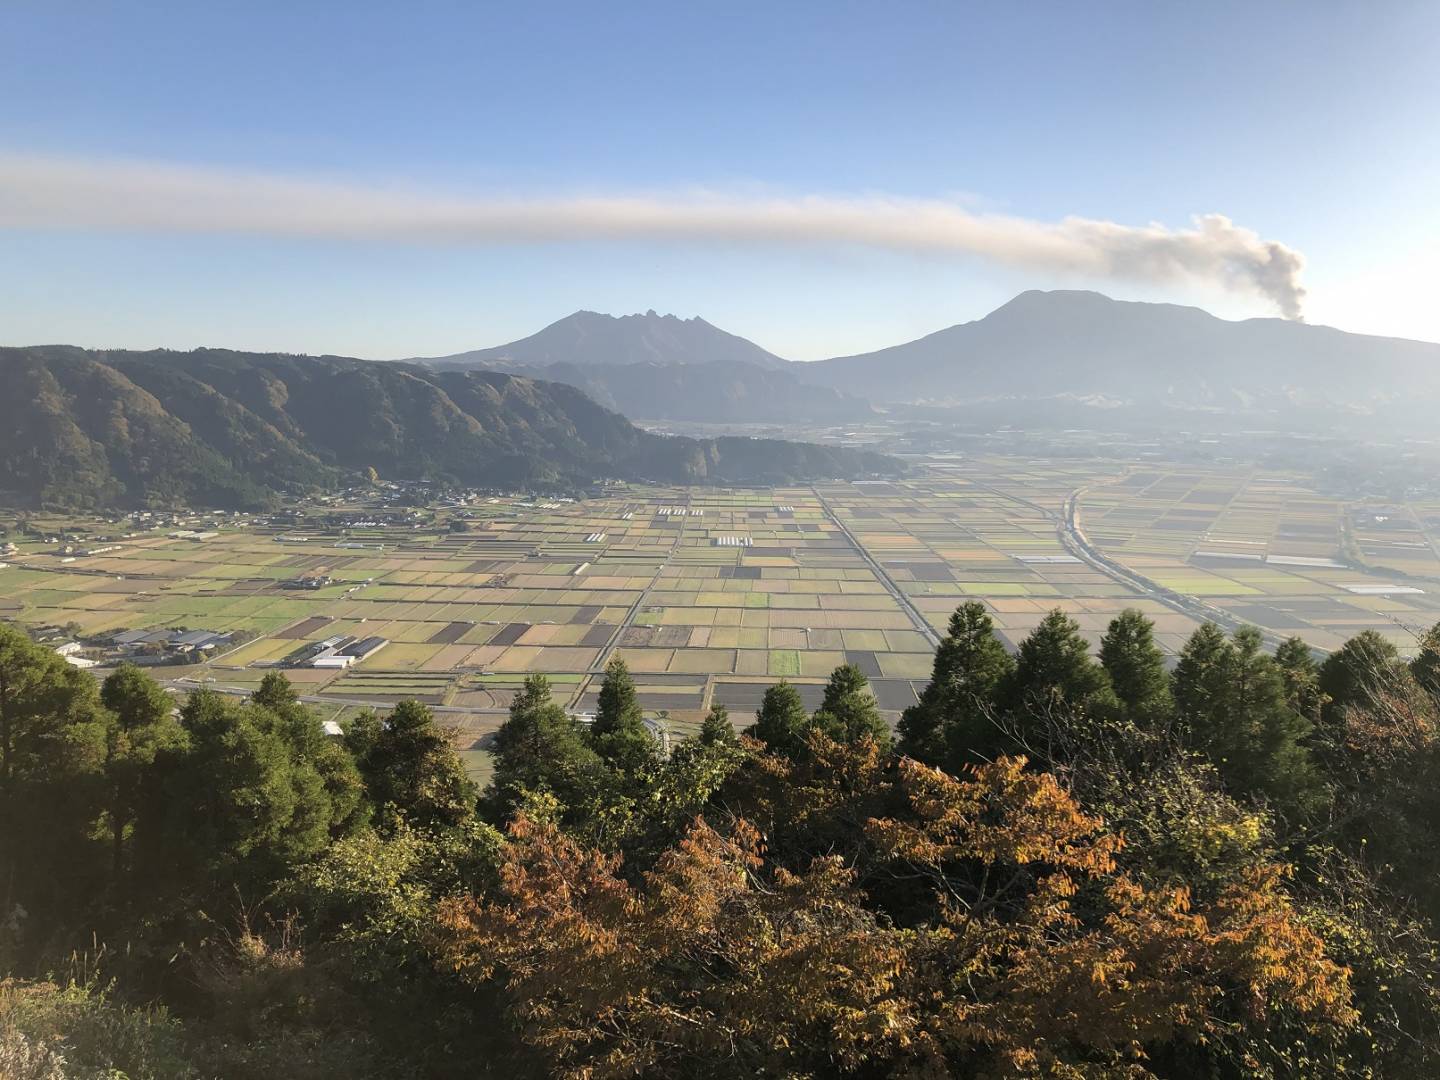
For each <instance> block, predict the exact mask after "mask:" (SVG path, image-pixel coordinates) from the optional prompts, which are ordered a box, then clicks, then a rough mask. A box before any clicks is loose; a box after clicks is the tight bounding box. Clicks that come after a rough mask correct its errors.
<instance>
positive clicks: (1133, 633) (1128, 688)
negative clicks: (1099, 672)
mask: <svg viewBox="0 0 1440 1080" xmlns="http://www.w3.org/2000/svg"><path fill="white" fill-rule="evenodd" d="M1100 666H1101V667H1103V668H1104V669H1105V672H1106V674H1107V675H1109V676H1110V686H1111V688H1112V689H1113V690H1114V692H1115V698H1116V700H1117V701H1118V702H1119V704H1120V707H1121V710H1122V711H1123V713H1124V714H1125V716H1126V717H1128V718H1129V719H1131V720H1134V721H1138V722H1142V723H1146V724H1149V725H1155V724H1157V723H1160V722H1163V720H1164V719H1165V717H1167V716H1168V715H1169V713H1170V711H1171V709H1172V708H1173V707H1174V703H1173V702H1172V701H1171V699H1170V677H1169V675H1168V674H1167V673H1166V671H1165V654H1164V653H1162V652H1161V651H1160V648H1159V646H1157V645H1156V644H1155V624H1154V623H1152V622H1151V621H1150V620H1149V619H1147V618H1146V617H1145V616H1144V615H1143V614H1141V613H1140V612H1139V611H1136V610H1135V609H1134V608H1127V609H1126V610H1125V611H1122V612H1121V613H1120V614H1119V615H1117V616H1116V617H1115V618H1114V619H1112V620H1111V621H1110V626H1109V627H1108V628H1107V629H1106V631H1105V636H1104V637H1103V638H1101V639H1100Z"/></svg>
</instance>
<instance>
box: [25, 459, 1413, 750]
mask: <svg viewBox="0 0 1440 1080" xmlns="http://www.w3.org/2000/svg"><path fill="white" fill-rule="evenodd" d="M1072 500H1073V505H1074V507H1075V510H1074V524H1075V525H1076V526H1077V527H1078V529H1080V530H1083V534H1084V536H1085V538H1086V539H1087V541H1088V544H1089V545H1090V546H1091V548H1093V549H1094V550H1095V551H1098V552H1099V553H1100V554H1101V555H1103V557H1104V559H1103V560H1097V559H1094V558H1088V557H1082V556H1083V555H1084V553H1083V552H1077V551H1076V549H1075V546H1074V543H1073V537H1071V538H1070V539H1071V541H1072V542H1067V531H1066V530H1067V525H1066V516H1065V515H1066V507H1067V503H1068V502H1071V501H1072ZM489 512H490V513H491V514H492V515H493V516H489V517H486V518H484V519H483V520H478V521H474V522H471V523H470V526H469V531H465V532H454V533H452V532H449V531H446V530H443V529H442V528H440V527H439V525H438V524H437V525H431V526H426V527H419V528H413V527H398V526H391V527H376V528H370V529H354V528H352V529H348V530H344V531H334V532H328V533H327V532H325V531H323V530H320V529H310V530H306V529H305V528H303V527H298V528H297V527H289V528H287V529H284V530H281V529H278V528H274V529H272V528H260V527H255V526H253V525H252V526H245V527H238V528H235V527H231V528H222V529H221V530H220V531H218V532H217V533H215V534H214V535H211V536H209V538H207V539H195V538H193V537H189V538H186V537H180V538H177V537H173V536H170V535H166V534H163V533H159V532H156V533H148V534H141V535H137V536H134V537H131V538H126V539H124V540H121V541H118V542H117V543H116V544H115V545H113V546H112V545H105V548H103V549H101V550H99V551H97V552H96V553H94V554H90V555H76V556H72V557H67V558H65V559H63V560H62V559H61V558H59V557H58V556H57V554H56V552H55V549H54V548H53V547H52V548H50V549H48V550H47V549H46V548H45V547H44V546H42V545H36V544H29V543H27V544H22V549H21V552H20V553H19V554H18V555H14V556H10V557H8V559H7V562H8V565H7V566H6V567H5V568H3V569H0V616H4V617H7V618H11V619H14V620H18V621H20V622H23V623H27V624H31V625H37V626H38V625H45V624H55V625H65V624H69V623H74V624H77V625H78V627H79V631H80V633H81V634H82V635H100V634H104V633H107V632H115V631H119V630H122V629H148V628H173V627H185V628H189V629H197V628H203V629H210V630H216V631H221V632H227V633H228V632H234V631H241V630H243V631H247V632H249V633H250V634H253V635H255V636H254V638H253V640H251V641H249V642H247V643H246V644H244V645H242V646H240V647H238V648H234V649H232V650H230V651H229V652H226V653H223V654H221V655H218V656H215V657H213V658H212V659H211V660H210V661H209V662H207V663H205V664H202V665H195V666H190V667H184V668H161V669H157V674H161V675H163V676H165V677H173V678H176V679H179V678H184V679H187V680H210V681H213V683H214V684H215V685H218V686H221V687H225V688H230V689H233V690H237V691H243V690H245V689H247V688H249V687H253V686H254V685H255V684H257V683H258V682H259V680H260V679H261V678H262V677H263V675H264V674H265V672H266V671H267V670H270V669H272V668H274V667H275V666H277V665H283V664H284V663H285V661H286V658H287V657H291V656H292V655H293V654H296V653H297V651H298V650H301V649H303V648H304V647H305V646H306V645H307V644H309V643H314V642H318V641H321V640H323V639H326V638H330V637H332V636H334V635H338V634H350V635H356V636H372V635H373V636H379V637H383V638H385V639H387V640H388V644H387V645H386V646H385V647H384V648H383V649H381V650H380V651H379V652H377V653H375V654H374V655H373V656H371V657H369V658H367V659H366V660H364V661H363V662H361V663H360V664H357V665H355V666H353V667H351V668H348V669H341V670H323V669H315V668H308V667H287V668H286V673H287V675H288V676H289V677H290V678H291V679H292V681H294V682H295V683H296V684H297V687H298V689H299V690H300V692H301V693H302V694H304V695H305V696H306V697H307V698H309V699H310V700H312V701H315V702H318V703H324V704H325V707H326V709H327V710H328V712H327V714H329V713H333V714H334V715H337V716H344V715H347V714H348V713H350V712H353V711H354V710H356V709H359V708H362V707H365V706H366V705H367V704H375V705H380V706H384V705H387V704H389V703H391V702H394V701H396V700H399V699H401V698H407V697H413V698H417V699H419V700H421V701H424V702H426V703H428V704H430V705H432V706H433V707H435V708H436V709H437V710H438V711H440V712H441V713H443V714H445V715H446V716H449V717H450V718H452V719H453V720H454V721H455V722H456V724H457V726H458V727H459V728H461V729H462V730H464V731H466V732H468V733H470V734H471V735H473V736H474V737H475V739H480V738H481V737H482V736H483V735H484V734H485V732H487V731H491V730H493V729H494V727H496V726H497V725H498V723H499V722H500V720H501V719H502V718H503V714H504V709H505V707H506V706H507V705H508V703H509V700H510V697H511V695H512V693H513V691H514V690H515V688H516V687H517V686H518V685H519V683H520V681H521V680H522V679H523V678H524V677H525V676H526V675H527V674H529V673H532V672H541V673H544V674H546V675H548V676H549V677H550V679H551V682H552V684H553V685H554V688H555V690H556V692H557V695H558V696H559V697H561V698H563V699H564V700H566V701H567V702H568V703H569V704H570V705H571V707H572V708H575V709H578V710H582V711H583V710H589V709H593V707H594V704H595V700H596V694H597V692H598V688H599V673H600V672H601V671H602V670H603V668H604V665H605V663H606V662H607V661H608V660H609V659H610V658H611V657H612V656H620V657H622V658H624V660H625V661H626V663H627V664H628V665H629V667H630V669H631V671H632V672H633V673H634V676H635V680H636V683H637V684H638V687H639V691H640V697H641V701H642V703H643V704H644V705H645V707H646V708H647V709H648V710H650V711H652V712H654V713H659V712H664V713H666V714H667V715H668V724H669V726H670V727H671V728H672V729H673V730H674V731H675V732H676V733H677V734H682V735H683V734H684V733H685V732H686V731H687V730H690V729H692V728H693V726H694V725H696V724H698V722H699V720H700V719H701V717H702V716H703V714H704V711H705V710H706V709H707V708H708V707H709V705H710V703H711V702H713V701H720V702H723V703H724V704H726V705H727V706H728V707H729V708H730V710H731V713H732V715H734V716H735V717H736V719H737V720H743V718H744V717H745V715H746V714H747V713H749V712H752V711H753V710H754V709H755V707H756V706H757V705H758V704H759V700H760V696H761V694H763V692H764V690H765V688H766V687H767V686H769V685H770V684H771V683H773V682H774V681H775V680H777V679H779V678H780V677H782V676H783V677H785V678H787V679H789V680H791V681H792V682H794V683H796V684H798V685H799V686H800V688H801V691H802V695H803V696H804V697H805V698H806V700H807V703H808V704H810V705H811V706H812V707H813V706H814V705H815V704H817V703H818V701H819V695H820V690H821V686H822V684H823V681H824V679H825V677H826V676H827V675H828V674H829V672H830V671H831V670H832V669H833V668H834V667H836V666H837V665H839V664H841V663H847V662H848V663H853V664H856V665H858V666H859V667H860V668H861V670H863V671H864V672H865V673H866V675H867V676H868V677H869V678H870V680H871V683H872V685H873V687H874V689H875V692H876V696H877V699H878V701H879V703H880V706H881V708H882V710H884V711H885V712H886V713H887V714H889V716H890V717H891V718H892V719H894V718H895V717H898V715H899V712H900V711H901V710H902V709H904V708H905V707H906V706H907V705H909V704H910V703H911V702H913V701H914V700H915V698H916V694H917V692H918V691H919V690H920V689H921V688H923V686H924V682H925V679H926V678H927V677H928V674H929V671H930V663H931V653H932V651H933V648H934V645H935V642H936V641H937V640H938V635H939V634H940V633H943V630H944V627H945V624H946V622H947V621H948V619H949V616H950V613H951V612H952V611H953V610H954V608H955V606H956V605H957V604H959V603H961V602H963V601H965V600H968V599H979V600H982V601H983V602H984V603H985V604H986V605H987V606H988V607H989V608H990V610H991V613H992V615H993V617H994V620H995V623H996V626H997V628H998V630H999V632H1000V634H1001V635H1002V637H1003V638H1004V639H1005V641H1006V642H1007V644H1009V645H1010V646H1011V647H1014V646H1015V645H1017V644H1018V643H1019V641H1020V640H1022V639H1023V638H1024V636H1025V635H1026V634H1027V633H1028V632H1029V631H1030V630H1031V629H1032V628H1033V627H1034V626H1035V625H1036V623H1038V622H1039V620H1040V619H1041V618H1042V617H1043V616H1044V615H1045V613H1046V612H1047V611H1049V610H1051V609H1053V608H1056V607H1059V608H1063V609H1064V610H1066V611H1067V612H1069V613H1070V614H1072V615H1073V616H1074V617H1075V618H1076V619H1077V620H1078V622H1079V623H1080V625H1081V627H1082V628H1083V630H1084V631H1085V633H1086V634H1087V635H1088V636H1089V637H1090V638H1091V639H1092V641H1093V640H1097V639H1098V638H1099V636H1100V635H1101V634H1102V633H1103V632H1104V629H1105V626H1106V624H1107V623H1108V622H1109V621H1110V619H1112V618H1113V617H1114V616H1115V615H1116V614H1117V613H1119V612H1120V611H1121V610H1122V609H1124V608H1127V607H1136V608H1139V609H1141V610H1142V611H1144V612H1145V613H1146V614H1147V615H1149V616H1150V618H1152V619H1153V620H1154V621H1155V623H1156V628H1157V635H1158V639H1159V641H1160V643H1161V644H1162V646H1164V647H1165V648H1166V649H1168V650H1170V651H1172V652H1173V651H1176V650H1178V649H1179V647H1180V646H1181V644H1182V643H1183V642H1184V640H1185V638H1186V637H1187V636H1188V635H1189V634H1190V633H1191V632H1192V631H1193V630H1194V628H1195V626H1196V625H1197V615H1196V614H1195V612H1194V610H1185V609H1184V608H1183V607H1182V606H1179V605H1176V604H1175V603H1173V602H1167V600H1166V593H1167V591H1168V592H1169V593H1173V594H1184V595H1186V596H1190V597H1194V598H1197V600H1199V601H1201V602H1203V604H1205V605H1207V608H1208V610H1211V611H1219V612H1222V613H1224V614H1225V615H1227V616H1228V617H1230V618H1233V619H1236V620H1242V621H1245V622H1253V623H1256V624H1258V625H1260V626H1261V627H1262V628H1264V629H1266V630H1269V631H1272V632H1273V633H1275V634H1278V635H1281V636H1289V635H1291V634H1299V635H1301V636H1303V637H1305V638H1306V639H1307V640H1308V641H1310V642H1311V643H1312V644H1313V645H1315V646H1317V647H1319V648H1322V649H1333V648H1335V647H1337V646H1338V645H1339V644H1340V643H1341V642H1343V641H1344V639H1345V638H1347V637H1349V636H1351V635H1352V634H1354V633H1357V632H1359V631H1360V630H1364V629H1375V630H1379V631H1380V632H1381V633H1384V634H1385V635H1386V636H1388V637H1391V638H1393V639H1394V640H1396V641H1397V643H1399V644H1400V645H1401V646H1402V647H1413V644H1414V634H1415V633H1416V632H1417V631H1419V630H1420V629H1422V628H1424V627H1426V626H1428V625H1430V624H1431V623H1433V622H1435V621H1436V620H1437V619H1440V599H1437V598H1440V556H1437V550H1440V549H1437V546H1436V544H1437V538H1440V506H1423V505H1386V506H1369V505H1364V506H1362V505H1347V504H1344V503H1342V502H1339V501H1337V500H1335V499H1332V498H1329V497H1326V496H1324V495H1322V494H1319V493H1318V492H1317V491H1316V490H1314V489H1313V488H1312V487H1309V486H1307V484H1306V482H1305V480H1304V479H1303V478H1301V477H1298V476H1290V475H1279V474H1274V475H1272V474H1266V473H1264V472H1263V471H1257V470H1255V469H1247V468H1234V469H1224V468H1215V467H1206V468H1197V467H1185V466H1165V465H1160V464H1148V463H1147V464H1144V465H1136V464H1134V463H1126V462H1106V461H1103V460H1102V461H1090V460H1087V461H1064V462H1057V461H1044V460H1018V459H1013V458H1012V459H1004V458H966V459H963V460H962V459H956V460H932V461H928V462H926V463H924V464H923V465H922V466H921V467H919V468H917V470H916V472H915V474H914V475H913V476H912V477H911V478H909V479H906V480H903V481H894V482H869V483H867V482H856V483H848V482H846V483H840V482H835V483H826V484H818V485H815V486H805V487H793V488H777V489H715V488H694V489H680V488H664V487H629V488H618V489H612V490H611V491H610V492H609V493H608V494H607V495H606V496H604V497H600V498H593V499H589V500H585V501H581V502H575V503H553V502H551V503H539V504H536V503H532V502H525V503H518V502H517V503H516V504H514V505H510V504H505V505H501V506H499V507H491V508H490V511H489ZM438 520H439V521H440V522H441V523H443V522H444V515H442V516H441V518H440V519H438ZM1107 560H1108V561H1112V562H1113V564H1114V565H1115V566H1116V567H1120V568H1123V570H1124V571H1125V572H1124V573H1116V572H1114V570H1113V569H1110V568H1107V567H1106V565H1105V564H1104V563H1105V561H1107ZM305 576H311V577H319V576H323V577H328V578H330V579H331V582H330V583H329V584H327V585H325V586H324V587H323V588H320V589H315V590H297V589H293V588H286V587H285V585H286V583H291V582H294V581H295V580H296V579H298V578H300V577H305Z"/></svg>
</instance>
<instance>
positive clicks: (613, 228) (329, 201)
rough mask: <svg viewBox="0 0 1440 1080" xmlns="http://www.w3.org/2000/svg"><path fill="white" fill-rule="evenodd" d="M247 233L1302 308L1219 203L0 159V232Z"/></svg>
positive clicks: (1283, 273) (1291, 267) (1269, 254)
mask: <svg viewBox="0 0 1440 1080" xmlns="http://www.w3.org/2000/svg"><path fill="white" fill-rule="evenodd" d="M4 227H9V228H72V229H119V230H142V231H155V230H160V231H171V232H210V233H217V232H233V233H260V234H268V235H275V236H312V237H321V238H354V239H372V240H391V241H397V242H407V243H421V244H461V245H470V246H477V247H479V246H486V245H502V244H526V243H547V242H556V241H596V240H600V241H603V240H650V241H664V242H674V243H694V242H722V243H732V244H746V245H766V244H769V245H812V246H813V245H837V244H838V245H860V246H864V247H870V248H877V249H883V250H889V251H899V252H914V253H936V254H946V253H955V254H965V255H972V256H976V257H979V258H982V259H989V260H993V261H995V262H998V263H1005V264H1009V265H1012V266H1019V267H1028V268H1033V269H1038V270H1045V271H1052V272H1059V273H1065V274H1072V275H1077V276H1085V277H1094V278H1112V279H1119V280H1129V281H1140V282H1147V283H1165V282H1172V281H1181V280H1191V281H1196V282H1201V283H1207V284H1213V285H1219V286H1222V287H1224V288H1227V289H1230V290H1233V291H1238V292H1245V293H1249V294H1252V295H1258V296H1260V297H1263V298H1265V299H1267V300H1269V301H1270V302H1271V303H1273V304H1274V305H1275V307H1276V308H1277V309H1278V310H1279V312H1280V313H1281V314H1282V315H1284V316H1285V317H1286V318H1289V319H1298V318H1300V316H1301V307H1302V303H1303V301H1304V297H1305V290H1304V289H1303V288H1302V287H1301V285H1300V281H1299V278H1300V271H1301V269H1302V267H1303V266H1304V259H1303V257H1302V256H1301V255H1300V253H1299V252H1297V251H1294V250H1293V249H1291V248H1288V247H1286V246H1285V245H1284V244H1282V243H1279V242H1278V241H1273V240H1264V239H1262V238H1261V237H1260V236H1258V235H1257V234H1256V233H1254V232H1252V231H1251V230H1249V229H1246V228H1243V227H1241V226H1238V225H1236V224H1234V223H1233V222H1232V221H1230V219H1229V218H1227V217H1225V216H1223V215H1221V214H1205V215H1202V216H1198V217H1196V218H1195V219H1194V221H1193V223H1192V225H1191V227H1190V228H1186V229H1170V228H1166V227H1165V226H1162V225H1158V224H1151V225H1145V226H1131V225H1120V224H1117V223H1115V222H1110V221H1097V220H1092V219H1087V218H1078V217H1069V218H1065V219H1063V220H1061V221H1059V222H1042V221H1031V220H1027V219H1025V218H1019V217H1010V216H1004V215H998V214H977V213H974V212H972V211H969V210H967V209H965V208H963V207H961V206H959V205H957V204H955V203H951V202H946V201H943V200H929V199H909V198H889V197H883V196H863V197H830V196H805V197H795V198H773V197H737V196H726V195H717V194H713V193H700V194H688V195H674V196H650V195H646V196H603V197H553V198H552V197H546V198H507V197H498V196H495V197H491V196H449V195H438V194H432V193H426V192H421V191H414V190H408V191H405V190H396V189H390V188H381V187H361V186H354V185H349V184H339V183H332V182H325V181H318V180H302V179H294V178H289V177H282V176H274V175H266V174H250V173H242V172H228V171H222V170H215V169H200V168H192V167H186V166H176V165H169V164H152V163H137V162H116V161H85V160H74V159H60V158H40V157H31V156H15V155H0V228H4Z"/></svg>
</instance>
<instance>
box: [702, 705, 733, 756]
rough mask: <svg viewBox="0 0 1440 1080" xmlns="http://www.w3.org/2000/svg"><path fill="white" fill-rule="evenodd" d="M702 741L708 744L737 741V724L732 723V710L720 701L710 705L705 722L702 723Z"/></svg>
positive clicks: (714, 744)
mask: <svg viewBox="0 0 1440 1080" xmlns="http://www.w3.org/2000/svg"><path fill="white" fill-rule="evenodd" d="M700 741H701V742H702V743H704V744H705V745H706V746H718V745H720V744H722V743H724V744H730V743H734V742H735V725H734V724H732V723H730V712H729V710H728V709H726V708H725V706H724V705H722V704H720V702H718V701H717V702H715V703H714V704H712V705H711V706H710V711H709V712H708V713H706V714H705V722H704V723H703V724H702V725H700Z"/></svg>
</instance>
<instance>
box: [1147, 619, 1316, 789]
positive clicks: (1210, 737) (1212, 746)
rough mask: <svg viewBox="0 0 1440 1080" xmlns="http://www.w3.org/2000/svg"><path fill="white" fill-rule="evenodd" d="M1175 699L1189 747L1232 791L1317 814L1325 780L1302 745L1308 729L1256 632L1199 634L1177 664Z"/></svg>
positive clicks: (1211, 629)
mask: <svg viewBox="0 0 1440 1080" xmlns="http://www.w3.org/2000/svg"><path fill="white" fill-rule="evenodd" d="M1174 695H1175V704H1176V708H1177V710H1178V712H1179V716H1180V720H1181V722H1182V724H1183V726H1184V729H1185V730H1186V732H1187V733H1188V738H1189V741H1190V743H1191V744H1192V745H1193V746H1194V747H1195V748H1196V749H1198V750H1199V751H1201V752H1202V753H1203V754H1204V755H1205V756H1206V757H1207V758H1209V760H1210V761H1211V763H1212V764H1213V765H1214V766H1215V768H1216V770H1217V771H1218V772H1219V774H1220V777H1221V779H1222V780H1223V781H1224V783H1225V786H1226V787H1227V789H1229V791H1230V792H1231V794H1233V795H1235V796H1237V797H1245V796H1256V795H1263V796H1265V797H1267V798H1269V799H1270V800H1271V801H1273V802H1274V803H1275V804H1276V805H1277V806H1279V807H1280V808H1281V809H1282V810H1285V811H1287V812H1289V813H1296V814H1305V813H1308V812H1310V811H1311V810H1313V809H1315V807H1316V806H1317V805H1318V802H1319V799H1320V794H1321V789H1320V778H1319V774H1318V771H1317V770H1316V768H1315V765H1314V763H1313V762H1312V761H1311V758H1310V753H1309V751H1308V750H1307V749H1306V746H1305V740H1306V738H1307V737H1308V736H1309V734H1310V731H1311V725H1310V724H1309V722H1308V721H1306V720H1305V718H1304V717H1303V716H1301V715H1300V714H1299V713H1297V712H1296V711H1295V710H1294V709H1293V708H1291V707H1290V704H1289V702H1288V701H1287V699H1286V687H1285V679H1284V676H1283V675H1282V674H1281V670H1280V667H1279V666H1278V665H1277V664H1276V663H1275V661H1274V660H1273V659H1271V658H1270V657H1269V656H1266V655H1265V653H1264V651H1263V650H1262V648H1261V638H1260V632H1259V631H1258V630H1256V629H1255V628H1254V627H1243V628H1241V629H1240V630H1237V631H1236V632H1235V634H1234V636H1233V637H1232V638H1230V639H1229V640H1227V639H1226V638H1225V636H1224V635H1223V634H1222V633H1221V632H1220V630H1219V628H1218V627H1216V626H1214V625H1213V624H1211V623H1206V624H1205V625H1204V626H1202V627H1200V628H1199V629H1198V630H1196V631H1195V633H1194V634H1192V635H1191V637H1190V640H1189V641H1188V642H1187V643H1186V645H1185V648H1184V649H1183V650H1182V652H1181V654H1180V661H1179V663H1178V664H1177V665H1176V668H1175V682H1174Z"/></svg>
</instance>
